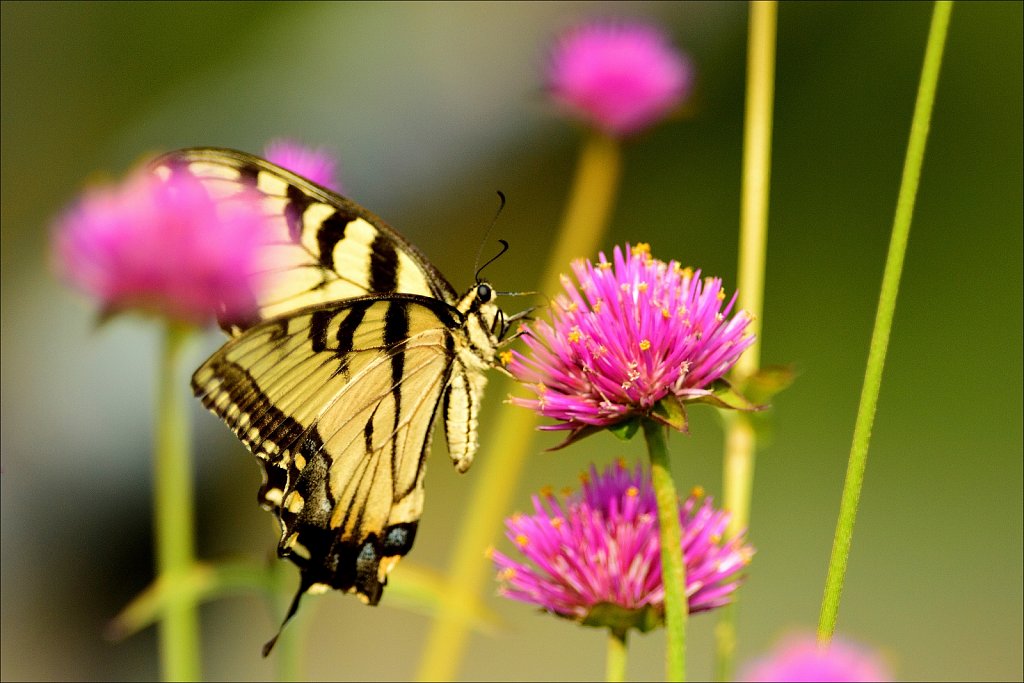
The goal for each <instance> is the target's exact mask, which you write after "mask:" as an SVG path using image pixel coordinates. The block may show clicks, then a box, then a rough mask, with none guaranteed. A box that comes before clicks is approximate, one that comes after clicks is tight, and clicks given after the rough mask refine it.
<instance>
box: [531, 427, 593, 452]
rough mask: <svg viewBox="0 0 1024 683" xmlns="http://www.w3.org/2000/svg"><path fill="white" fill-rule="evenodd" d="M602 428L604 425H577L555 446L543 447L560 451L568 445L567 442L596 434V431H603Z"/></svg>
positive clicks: (571, 442)
mask: <svg viewBox="0 0 1024 683" xmlns="http://www.w3.org/2000/svg"><path fill="white" fill-rule="evenodd" d="M603 430H604V427H595V426H593V425H587V426H586V427H577V428H576V429H574V430H572V431H571V432H569V436H567V437H565V440H564V441H562V442H561V443H560V444H558V445H556V446H552V447H551V448H548V449H545V450H547V451H560V450H562V449H563V448H565V447H566V446H568V445H569V444H574V443H576V442H577V441H579V440H580V439H585V438H587V437H588V436H591V435H592V434H597V433H598V432H600V431H603Z"/></svg>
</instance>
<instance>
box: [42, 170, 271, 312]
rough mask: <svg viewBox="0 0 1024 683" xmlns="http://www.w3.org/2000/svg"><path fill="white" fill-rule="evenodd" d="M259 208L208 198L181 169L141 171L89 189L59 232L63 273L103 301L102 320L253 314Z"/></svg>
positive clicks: (261, 224)
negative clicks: (165, 174) (134, 315)
mask: <svg viewBox="0 0 1024 683" xmlns="http://www.w3.org/2000/svg"><path fill="white" fill-rule="evenodd" d="M266 230H267V228H266V224H265V218H264V215H263V211H262V209H261V207H260V206H259V204H258V203H257V202H256V201H255V198H253V200H252V201H248V200H247V199H244V198H242V199H240V200H239V201H231V202H221V203H216V202H214V201H213V200H212V199H211V198H210V196H209V195H208V194H207V192H206V189H205V188H204V187H203V185H202V184H201V183H200V182H199V181H198V180H196V179H195V178H193V177H192V176H190V175H188V174H187V173H184V172H181V173H175V174H173V175H172V176H171V177H170V178H166V179H162V178H159V177H157V176H156V175H155V174H153V173H152V172H150V171H148V170H140V171H137V172H135V173H134V174H133V175H131V176H130V177H128V178H127V179H126V180H125V181H124V182H122V183H120V184H118V185H106V186H102V187H96V188H93V189H91V190H88V191H87V192H85V194H84V196H83V197H82V198H81V199H80V200H79V202H78V203H77V204H76V205H75V206H73V207H72V208H71V209H70V210H68V211H67V212H66V213H65V214H64V215H63V216H62V217H61V218H60V219H58V221H57V223H56V226H55V235H54V243H53V253H54V258H55V262H56V266H57V268H58V270H59V271H60V272H61V274H62V275H63V276H64V277H65V278H66V279H67V280H68V281H69V282H70V283H71V284H72V285H74V286H75V287H77V288H78V289H80V290H82V291H83V292H85V293H87V294H89V295H91V296H93V297H96V298H97V299H99V301H100V303H101V306H102V308H103V313H104V314H105V315H107V314H112V313H117V312H121V311H123V310H126V309H141V310H144V311H146V312H150V313H156V314H158V315H162V316H165V317H167V318H170V319H173V320H178V321H183V322H187V323H193V324H203V323H205V322H207V321H209V320H210V319H212V318H213V317H214V316H218V317H220V318H221V319H222V320H234V319H244V318H245V317H247V316H248V315H250V314H251V313H252V312H253V311H254V307H255V301H256V300H255V298H254V292H253V288H254V287H257V286H258V285H259V283H258V282H253V281H251V280H252V277H251V275H250V274H251V273H253V272H256V271H257V270H258V269H259V264H258V258H257V257H258V251H259V248H260V246H261V245H263V244H265V242H266V240H267V235H268V233H267V232H266Z"/></svg>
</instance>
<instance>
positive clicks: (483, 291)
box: [476, 283, 494, 304]
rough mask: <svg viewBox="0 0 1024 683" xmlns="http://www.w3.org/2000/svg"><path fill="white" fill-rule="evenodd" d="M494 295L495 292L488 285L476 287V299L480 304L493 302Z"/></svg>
mask: <svg viewBox="0 0 1024 683" xmlns="http://www.w3.org/2000/svg"><path fill="white" fill-rule="evenodd" d="M493 294H494V291H493V290H492V289H491V286H490V285H488V284H483V283H481V284H479V285H477V287H476V298H477V299H479V300H480V303H483V304H485V303H487V302H488V301H490V300H491V296H492V295H493Z"/></svg>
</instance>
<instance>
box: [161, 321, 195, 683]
mask: <svg viewBox="0 0 1024 683" xmlns="http://www.w3.org/2000/svg"><path fill="white" fill-rule="evenodd" d="M188 334H189V331H188V329H187V328H184V327H181V326H178V325H175V324H173V323H171V324H168V325H167V327H166V330H165V335H164V343H163V349H162V353H161V356H160V369H159V373H160V374H159V378H158V388H157V391H158V392H159V393H158V396H157V405H156V434H155V444H154V454H155V462H154V469H155V471H154V496H153V497H154V519H155V527H156V528H155V535H156V560H157V575H158V576H159V577H160V578H161V579H162V580H165V581H167V582H168V583H170V584H171V585H172V586H177V585H178V584H180V583H183V582H184V580H185V578H186V576H187V574H188V572H189V571H190V570H191V568H192V565H193V562H194V558H195V553H194V549H193V548H194V542H193V538H192V534H193V531H192V529H193V517H192V515H193V512H192V511H193V503H192V500H193V495H192V469H191V458H190V457H189V425H188V419H187V416H186V408H187V403H186V396H185V392H184V391H183V386H182V385H180V383H179V382H178V376H177V372H176V370H177V366H178V361H179V360H180V358H181V353H182V350H183V348H184V346H185V342H186V341H187V339H188ZM173 593H174V595H175V596H176V597H175V598H174V599H172V600H171V601H170V602H169V604H168V605H167V608H166V611H165V612H164V614H163V618H162V619H161V621H160V626H159V632H160V668H161V672H162V676H163V679H164V680H165V681H195V680H199V677H200V667H199V613H198V611H197V607H196V602H195V599H194V597H193V596H192V595H191V593H190V592H189V591H176V590H175V591H173Z"/></svg>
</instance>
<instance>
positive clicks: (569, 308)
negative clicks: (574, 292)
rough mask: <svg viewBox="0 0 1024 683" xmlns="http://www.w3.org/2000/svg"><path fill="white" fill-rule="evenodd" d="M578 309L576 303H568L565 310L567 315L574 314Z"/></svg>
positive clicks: (578, 306)
mask: <svg viewBox="0 0 1024 683" xmlns="http://www.w3.org/2000/svg"><path fill="white" fill-rule="evenodd" d="M579 309H580V305H579V304H578V303H576V302H575V301H570V302H569V305H568V306H566V307H565V310H566V311H568V312H569V313H575V312H576V311H578V310H579Z"/></svg>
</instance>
